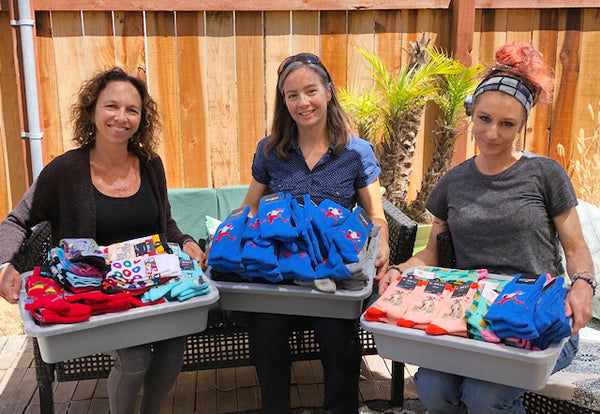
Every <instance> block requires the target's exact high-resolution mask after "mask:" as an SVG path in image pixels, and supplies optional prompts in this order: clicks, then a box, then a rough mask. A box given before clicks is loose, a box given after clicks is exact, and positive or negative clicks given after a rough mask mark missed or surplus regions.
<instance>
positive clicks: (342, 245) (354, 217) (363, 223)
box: [330, 207, 373, 263]
mask: <svg viewBox="0 0 600 414" xmlns="http://www.w3.org/2000/svg"><path fill="white" fill-rule="evenodd" d="M372 227H373V223H372V222H371V219H370V218H369V216H368V215H367V213H366V212H365V211H364V210H363V209H362V208H360V207H356V209H355V210H354V211H353V212H352V214H350V216H348V218H347V219H346V220H345V221H344V222H343V223H342V224H340V225H339V226H337V227H336V228H335V232H334V233H330V234H331V235H332V236H331V238H332V239H333V242H334V243H335V245H336V246H337V248H338V250H339V252H340V255H341V256H342V257H343V258H344V260H345V261H346V262H347V263H356V262H358V253H360V251H361V250H362V247H363V246H364V244H365V242H366V241H367V238H368V237H369V233H370V232H371V228H372Z"/></svg>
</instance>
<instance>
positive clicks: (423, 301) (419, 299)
mask: <svg viewBox="0 0 600 414" xmlns="http://www.w3.org/2000/svg"><path fill="white" fill-rule="evenodd" d="M452 291H453V288H452V285H451V284H449V283H444V282H441V281H437V280H435V281H434V280H431V281H429V282H428V283H427V286H426V287H425V290H424V291H423V292H415V297H414V299H413V300H412V301H411V304H410V306H409V307H408V309H407V310H406V312H405V314H404V316H403V317H401V318H400V319H398V320H397V321H396V323H397V324H398V325H399V326H404V327H406V328H416V329H425V328H426V327H427V325H429V323H430V322H431V321H432V320H433V319H434V318H435V316H436V315H437V313H438V311H439V310H440V306H441V304H442V302H444V300H446V299H447V298H449V297H450V295H451V294H452Z"/></svg>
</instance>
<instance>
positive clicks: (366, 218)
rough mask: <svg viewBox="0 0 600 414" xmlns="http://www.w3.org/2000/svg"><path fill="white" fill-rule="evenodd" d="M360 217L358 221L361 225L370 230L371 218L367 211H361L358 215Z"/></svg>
mask: <svg viewBox="0 0 600 414" xmlns="http://www.w3.org/2000/svg"><path fill="white" fill-rule="evenodd" d="M356 216H357V217H358V220H360V223H361V224H362V225H363V226H364V227H365V228H368V227H369V225H370V224H371V218H370V217H369V215H368V214H367V213H366V212H365V210H362V209H361V210H360V212H359V213H358V214H357V215H356Z"/></svg>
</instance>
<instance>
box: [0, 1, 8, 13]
mask: <svg viewBox="0 0 600 414" xmlns="http://www.w3.org/2000/svg"><path fill="white" fill-rule="evenodd" d="M0 11H8V0H0Z"/></svg>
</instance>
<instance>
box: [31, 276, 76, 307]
mask: <svg viewBox="0 0 600 414" xmlns="http://www.w3.org/2000/svg"><path fill="white" fill-rule="evenodd" d="M36 269H37V272H35V271H34V273H33V274H32V275H31V276H29V277H28V278H27V282H26V284H25V287H26V289H27V299H26V300H25V309H26V310H34V309H39V308H48V309H55V310H65V311H66V310H67V309H69V307H70V306H71V304H70V303H69V302H67V301H66V300H65V299H64V294H65V291H64V290H63V288H62V287H61V286H60V285H59V284H58V283H56V282H55V281H54V280H53V279H51V278H48V277H42V276H39V267H36Z"/></svg>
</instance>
